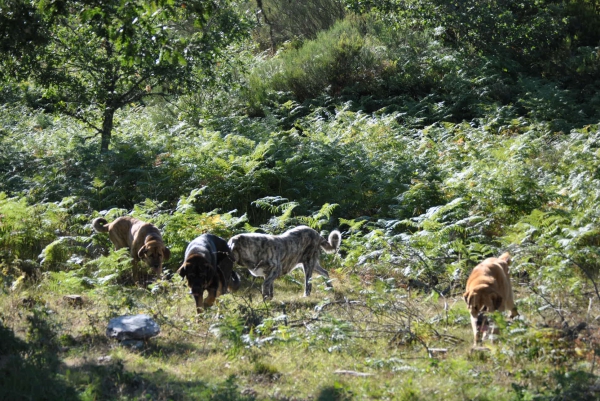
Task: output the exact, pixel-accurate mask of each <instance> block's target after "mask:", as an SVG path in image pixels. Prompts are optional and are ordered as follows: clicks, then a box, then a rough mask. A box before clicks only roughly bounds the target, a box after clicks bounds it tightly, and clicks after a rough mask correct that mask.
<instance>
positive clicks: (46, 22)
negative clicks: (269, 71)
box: [0, 0, 248, 151]
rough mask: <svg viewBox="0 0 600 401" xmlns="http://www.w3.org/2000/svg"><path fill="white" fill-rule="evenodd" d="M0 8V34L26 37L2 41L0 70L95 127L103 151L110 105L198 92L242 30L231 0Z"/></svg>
mask: <svg viewBox="0 0 600 401" xmlns="http://www.w3.org/2000/svg"><path fill="white" fill-rule="evenodd" d="M0 7H1V10H2V13H0V14H2V15H3V17H2V18H0V35H2V37H3V38H4V39H10V38H11V37H14V36H15V35H17V36H18V37H22V38H24V40H21V41H17V42H15V41H12V42H10V43H12V44H13V45H11V46H4V47H6V48H5V49H3V50H5V51H4V52H3V53H2V55H0V57H1V60H0V68H2V69H3V70H4V71H0V72H1V73H2V74H0V75H4V76H5V77H10V76H12V77H23V76H24V75H25V76H27V77H28V79H29V80H30V81H32V82H33V83H34V84H36V85H37V86H38V87H39V88H41V90H42V99H41V102H42V104H43V105H44V106H45V107H46V108H47V109H49V110H53V111H58V112H61V113H64V114H67V115H70V116H72V117H74V118H77V119H78V120H81V121H83V122H84V123H85V124H87V125H88V126H89V127H90V128H91V129H93V130H95V131H96V132H98V133H100V134H101V138H102V140H101V150H102V151H106V150H108V146H109V144H110V139H111V133H112V131H113V127H114V116H115V112H116V111H117V110H119V109H121V108H123V107H126V106H127V105H129V104H132V103H136V102H140V101H141V100H143V99H144V98H147V97H149V96H155V97H156V96H158V97H166V96H173V95H177V94H179V93H182V92H183V91H189V90H197V89H199V88H200V87H201V85H202V83H203V82H205V81H206V80H207V79H210V78H211V67H212V66H214V65H215V63H217V62H218V61H219V60H220V56H221V54H222V51H223V49H225V48H226V47H227V46H228V45H230V44H231V43H233V42H234V41H235V40H237V39H240V38H242V37H244V36H245V35H246V34H247V32H248V25H247V23H246V21H245V19H244V18H243V16H241V15H240V14H238V13H237V12H236V8H235V7H234V4H233V3H232V2H231V1H230V0H216V1H209V0H190V1H172V0H153V1H142V0H133V1H131V0H115V1H102V0H92V1H77V0H62V1H43V0H41V1H33V2H31V3H29V2H24V1H21V0H8V1H6V2H3V3H2V6H0ZM22 17H27V19H26V21H25V25H24V24H22V23H21V20H22ZM15 32H16V33H15ZM21 34H22V35H21ZM23 35H25V36H23ZM3 42H4V41H3Z"/></svg>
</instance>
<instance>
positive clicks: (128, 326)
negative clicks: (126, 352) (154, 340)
mask: <svg viewBox="0 0 600 401" xmlns="http://www.w3.org/2000/svg"><path fill="white" fill-rule="evenodd" d="M158 333H160V327H159V326H158V324H157V323H156V322H155V321H154V320H153V319H152V318H151V317H150V316H148V315H131V316H120V317H116V318H114V319H111V320H110V322H108V327H107V329H106V335H107V336H108V337H109V338H115V339H117V340H118V341H124V340H142V341H145V340H147V339H149V338H151V337H154V336H156V335H158Z"/></svg>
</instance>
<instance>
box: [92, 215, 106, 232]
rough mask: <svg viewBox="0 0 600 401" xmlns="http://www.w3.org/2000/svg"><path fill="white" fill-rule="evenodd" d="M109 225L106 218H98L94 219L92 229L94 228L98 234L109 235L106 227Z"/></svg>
mask: <svg viewBox="0 0 600 401" xmlns="http://www.w3.org/2000/svg"><path fill="white" fill-rule="evenodd" d="M107 224H108V221H106V219H105V218H104V217H98V218H97V219H94V221H92V227H93V228H94V231H96V232H97V233H107V232H108V227H107V226H106V225H107Z"/></svg>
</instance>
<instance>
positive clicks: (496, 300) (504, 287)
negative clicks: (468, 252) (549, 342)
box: [463, 252, 519, 346]
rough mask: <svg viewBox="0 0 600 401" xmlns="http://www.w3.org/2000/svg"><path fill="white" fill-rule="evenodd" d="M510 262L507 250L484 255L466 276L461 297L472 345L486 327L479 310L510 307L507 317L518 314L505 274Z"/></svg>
mask: <svg viewBox="0 0 600 401" xmlns="http://www.w3.org/2000/svg"><path fill="white" fill-rule="evenodd" d="M510 262H511V258H510V254H509V253H508V252H506V253H504V254H502V255H501V256H500V257H499V258H488V259H485V260H484V261H483V262H481V263H480V264H478V265H477V266H475V268H474V269H473V271H472V272H471V275H470V276H469V279H468V280H467V288H466V291H465V293H464V294H463V298H464V300H465V302H466V303H467V307H468V308H469V311H470V312H471V326H472V327H473V336H474V337H475V339H474V341H475V342H474V346H477V344H478V343H479V342H480V341H481V337H482V332H483V331H485V330H486V327H485V320H486V318H485V316H484V315H483V312H495V311H505V310H510V317H511V318H512V317H515V316H517V315H518V314H519V313H518V312H517V308H516V307H515V303H514V299H513V290H512V286H511V284H510V276H509V274H508V266H509V265H510Z"/></svg>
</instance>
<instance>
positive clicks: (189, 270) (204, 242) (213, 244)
mask: <svg viewBox="0 0 600 401" xmlns="http://www.w3.org/2000/svg"><path fill="white" fill-rule="evenodd" d="M177 273H179V275H180V276H181V277H183V278H187V283H188V286H189V287H190V293H191V294H192V295H193V296H194V300H195V301H196V310H197V311H198V313H200V307H204V308H205V309H207V308H209V307H211V306H212V305H213V304H214V302H215V299H216V298H217V296H219V295H220V294H225V293H226V292H227V289H229V290H230V291H232V292H233V291H237V290H238V289H239V288H240V277H239V276H238V275H237V273H236V272H235V271H234V270H233V258H232V257H231V252H230V251H229V247H228V246H227V241H225V240H224V239H223V238H221V237H217V236H216V235H212V234H202V235H201V236H199V237H197V238H196V239H194V240H193V241H192V242H190V243H189V245H188V247H187V249H186V250H185V260H184V262H183V264H182V265H181V267H180V268H179V270H177ZM205 290H206V291H207V292H208V296H207V297H206V299H203V297H204V291H205Z"/></svg>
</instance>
